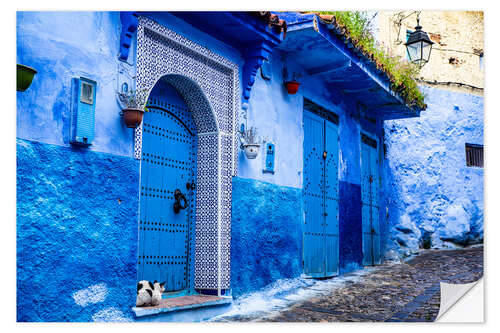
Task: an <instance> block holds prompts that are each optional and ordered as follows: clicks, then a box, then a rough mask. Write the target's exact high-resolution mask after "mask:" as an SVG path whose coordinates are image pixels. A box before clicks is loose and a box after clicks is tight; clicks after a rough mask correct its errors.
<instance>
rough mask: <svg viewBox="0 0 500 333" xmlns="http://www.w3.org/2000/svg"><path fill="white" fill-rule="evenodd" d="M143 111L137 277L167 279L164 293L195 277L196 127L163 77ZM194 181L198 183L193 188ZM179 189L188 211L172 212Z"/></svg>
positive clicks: (180, 200) (181, 287)
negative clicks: (192, 257) (192, 268)
mask: <svg viewBox="0 0 500 333" xmlns="http://www.w3.org/2000/svg"><path fill="white" fill-rule="evenodd" d="M147 110H148V112H145V114H144V124H143V137H142V144H143V148H142V162H141V199H140V221H139V260H138V263H139V276H138V280H149V281H154V280H157V281H165V282H166V285H165V290H166V291H175V290H182V289H187V288H189V287H190V283H189V282H190V281H192V271H191V269H190V268H191V266H192V260H191V255H192V250H193V248H194V247H193V244H192V242H193V238H192V228H193V227H194V223H195V208H196V207H195V206H196V203H195V200H196V199H195V198H196V190H195V187H196V185H195V183H194V182H195V179H196V178H195V175H196V129H195V125H194V120H193V118H192V115H191V112H190V111H189V109H188V107H187V105H186V104H185V102H184V101H183V100H182V98H181V97H180V96H179V95H178V94H177V92H176V91H175V89H174V88H173V87H172V86H170V85H169V84H167V83H164V82H163V81H159V82H158V83H157V85H156V86H155V88H154V89H153V91H152V92H151V94H150V98H149V100H148V104H147ZM193 185H194V186H193ZM176 191H180V193H182V195H184V197H185V198H186V201H185V202H184V200H183V199H181V198H180V197H179V200H178V201H179V204H180V205H181V206H184V205H185V204H187V207H186V208H185V209H180V210H178V211H177V212H175V211H174V203H175V202H176V198H175V196H176V194H175V192H176Z"/></svg>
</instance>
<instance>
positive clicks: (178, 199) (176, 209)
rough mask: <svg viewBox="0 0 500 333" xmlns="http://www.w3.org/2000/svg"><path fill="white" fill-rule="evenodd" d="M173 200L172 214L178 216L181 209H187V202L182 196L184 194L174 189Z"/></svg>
mask: <svg viewBox="0 0 500 333" xmlns="http://www.w3.org/2000/svg"><path fill="white" fill-rule="evenodd" d="M174 199H175V202H174V213H175V214H178V213H179V212H180V211H181V209H186V208H187V205H188V202H187V199H186V197H185V196H184V194H182V192H181V190H179V189H176V190H175V191H174ZM181 201H183V202H184V203H183V204H182V205H181Z"/></svg>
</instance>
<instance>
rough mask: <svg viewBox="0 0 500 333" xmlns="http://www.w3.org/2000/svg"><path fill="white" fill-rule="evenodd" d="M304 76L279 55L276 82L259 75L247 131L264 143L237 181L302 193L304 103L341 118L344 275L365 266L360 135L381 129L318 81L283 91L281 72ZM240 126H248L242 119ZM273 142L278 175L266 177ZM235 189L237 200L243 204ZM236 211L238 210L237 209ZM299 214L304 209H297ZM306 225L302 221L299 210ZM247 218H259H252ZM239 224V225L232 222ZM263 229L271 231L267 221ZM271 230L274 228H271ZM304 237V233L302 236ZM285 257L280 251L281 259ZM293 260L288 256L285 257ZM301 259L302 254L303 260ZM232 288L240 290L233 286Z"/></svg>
mask: <svg viewBox="0 0 500 333" xmlns="http://www.w3.org/2000/svg"><path fill="white" fill-rule="evenodd" d="M284 66H286V67H287V68H288V71H289V72H291V71H295V72H298V73H301V69H300V68H299V67H298V66H297V65H296V63H294V61H293V59H288V58H286V56H285V55H284V54H282V53H280V52H279V51H275V52H274V53H273V54H272V56H271V58H270V68H271V72H270V73H271V79H270V80H265V79H263V78H262V76H261V73H260V70H259V71H258V73H257V76H256V80H255V84H254V86H253V88H252V93H251V98H250V103H249V109H248V113H247V127H251V126H252V127H257V130H258V132H259V134H258V135H259V136H260V139H261V144H262V145H261V152H260V154H259V156H258V157H257V158H256V159H254V160H248V159H246V157H245V155H244V154H243V152H242V151H240V154H239V161H238V162H239V166H238V176H239V177H241V178H246V179H253V180H258V181H266V182H269V183H272V184H276V185H280V186H289V187H293V188H297V189H298V190H300V191H302V177H303V174H302V172H303V156H302V155H303V140H304V131H303V127H302V126H303V125H302V118H303V98H304V97H306V98H308V99H311V100H313V101H314V102H316V103H318V104H320V105H322V106H323V107H325V108H327V109H328V110H331V111H332V112H334V113H336V114H337V115H339V119H340V123H339V139H340V168H339V181H340V191H339V211H340V217H339V232H340V237H339V241H340V252H339V259H340V269H341V273H345V272H347V271H350V270H352V269H355V268H358V267H360V266H361V265H362V258H363V253H362V239H361V191H360V181H361V169H360V144H361V140H360V133H361V130H362V129H363V130H365V131H367V132H369V133H374V134H375V135H378V136H379V137H380V135H381V132H382V130H381V128H382V127H381V123H380V122H377V123H376V124H371V123H370V122H367V121H365V120H363V118H362V117H360V116H359V114H360V111H359V109H358V107H357V106H356V105H355V104H354V103H353V102H352V101H351V100H348V99H346V98H345V97H344V96H343V95H342V94H341V93H340V92H339V91H338V90H336V89H335V87H332V86H325V85H324V84H323V83H322V82H321V81H318V80H317V79H314V78H311V77H308V76H307V75H304V74H305V73H301V74H302V75H303V79H301V86H300V88H299V91H298V92H297V93H296V94H295V95H289V94H288V93H287V92H286V88H285V87H284V84H283V81H284V78H283V75H282V69H283V67H284ZM241 121H242V122H244V121H245V120H244V119H243V118H241ZM267 141H270V142H272V143H274V144H275V145H276V149H275V150H276V155H275V158H276V160H275V174H268V173H263V172H262V169H263V168H264V163H265V149H264V148H265V145H264V143H265V142H267ZM237 186H240V185H239V184H233V187H234V189H233V200H241V199H240V198H238V197H237V196H238V191H236V187H237ZM233 209H234V206H233ZM295 209H296V210H299V207H298V206H297V207H295ZM300 209H301V211H300V216H301V223H302V221H303V212H302V207H301V208H300ZM247 214H248V218H249V219H252V218H254V217H253V216H252V212H247ZM233 224H234V221H233ZM261 224H264V225H270V224H271V222H270V221H268V220H265V219H263V220H262V221H261ZM269 227H271V226H269ZM300 232H302V230H300ZM280 253H283V252H280V251H276V254H277V255H279V254H280ZM286 255H288V253H286ZM300 258H302V254H300ZM233 288H235V286H234V285H233Z"/></svg>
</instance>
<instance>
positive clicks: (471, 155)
mask: <svg viewBox="0 0 500 333" xmlns="http://www.w3.org/2000/svg"><path fill="white" fill-rule="evenodd" d="M465 160H466V162H467V166H469V167H480V168H482V167H483V164H484V154H483V146H482V145H475V144H472V143H466V144H465Z"/></svg>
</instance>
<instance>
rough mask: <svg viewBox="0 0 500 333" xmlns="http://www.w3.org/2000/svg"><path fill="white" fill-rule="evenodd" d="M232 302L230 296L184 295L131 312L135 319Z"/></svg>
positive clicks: (134, 309)
mask: <svg viewBox="0 0 500 333" xmlns="http://www.w3.org/2000/svg"><path fill="white" fill-rule="evenodd" d="M232 301H233V298H232V297H231V296H222V297H219V296H210V295H199V294H197V295H186V296H179V297H168V298H162V299H161V300H160V304H159V305H156V306H145V307H133V308H132V311H134V314H135V316H136V317H145V316H153V315H159V314H163V313H169V312H176V311H182V310H189V309H196V308H204V307H210V306H217V305H223V304H229V303H231V302H232Z"/></svg>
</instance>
